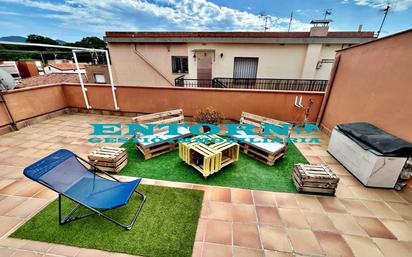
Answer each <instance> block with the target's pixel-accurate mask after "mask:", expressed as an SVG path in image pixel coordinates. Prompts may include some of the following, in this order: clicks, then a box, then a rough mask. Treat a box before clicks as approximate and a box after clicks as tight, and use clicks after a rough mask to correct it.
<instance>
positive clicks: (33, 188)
mask: <svg viewBox="0 0 412 257" xmlns="http://www.w3.org/2000/svg"><path fill="white" fill-rule="evenodd" d="M43 189H44V186H42V185H40V184H39V183H36V182H32V183H30V184H28V185H27V187H25V188H24V189H22V190H20V191H18V192H17V193H16V194H14V195H16V196H24V197H32V196H33V195H35V194H37V193H39V192H40V191H42V190H43Z"/></svg>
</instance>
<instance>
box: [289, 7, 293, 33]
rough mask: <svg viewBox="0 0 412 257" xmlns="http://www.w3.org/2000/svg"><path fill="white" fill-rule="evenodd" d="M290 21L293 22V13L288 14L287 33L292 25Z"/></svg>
mask: <svg viewBox="0 0 412 257" xmlns="http://www.w3.org/2000/svg"><path fill="white" fill-rule="evenodd" d="M292 20H293V11H292V12H291V13H290V19H289V27H288V32H289V31H290V26H291V25H292Z"/></svg>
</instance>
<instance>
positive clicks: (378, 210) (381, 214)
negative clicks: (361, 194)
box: [362, 200, 402, 220]
mask: <svg viewBox="0 0 412 257" xmlns="http://www.w3.org/2000/svg"><path fill="white" fill-rule="evenodd" d="M362 203H363V204H364V205H365V206H366V208H368V209H369V210H370V211H371V212H372V213H373V214H374V215H375V216H376V217H378V218H385V219H397V220H401V219H402V217H401V216H400V215H399V214H397V213H396V212H395V211H393V210H392V209H391V208H390V207H389V206H388V205H386V203H385V202H378V201H367V200H362Z"/></svg>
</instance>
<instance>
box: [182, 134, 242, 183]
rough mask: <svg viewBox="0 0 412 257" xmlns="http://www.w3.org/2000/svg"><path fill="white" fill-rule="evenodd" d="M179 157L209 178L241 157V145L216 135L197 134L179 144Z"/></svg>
mask: <svg viewBox="0 0 412 257" xmlns="http://www.w3.org/2000/svg"><path fill="white" fill-rule="evenodd" d="M213 140H217V141H222V142H213ZM179 157H180V158H181V159H182V160H183V161H185V162H186V163H187V164H189V165H191V166H192V167H194V168H195V169H196V170H198V171H199V172H200V173H202V175H203V177H205V178H207V177H208V176H210V175H212V174H214V173H216V172H218V171H220V170H221V169H222V168H223V167H225V166H227V165H229V164H231V163H233V162H235V161H237V160H238V159H239V145H238V144H237V143H231V142H226V141H225V140H224V139H222V138H221V137H219V136H216V135H211V136H197V137H193V138H191V142H185V143H180V144H179Z"/></svg>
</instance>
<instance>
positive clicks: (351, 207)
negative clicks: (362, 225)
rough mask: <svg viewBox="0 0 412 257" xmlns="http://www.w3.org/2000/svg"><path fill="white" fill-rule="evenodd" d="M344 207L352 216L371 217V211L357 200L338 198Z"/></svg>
mask: <svg viewBox="0 0 412 257" xmlns="http://www.w3.org/2000/svg"><path fill="white" fill-rule="evenodd" d="M340 202H341V203H342V204H343V205H344V206H345V209H346V210H347V211H348V213H350V214H351V215H353V216H365V217H373V216H374V215H373V213H372V212H371V211H370V210H369V209H368V208H366V206H365V205H364V204H363V203H362V202H361V201H359V200H353V199H340Z"/></svg>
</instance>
